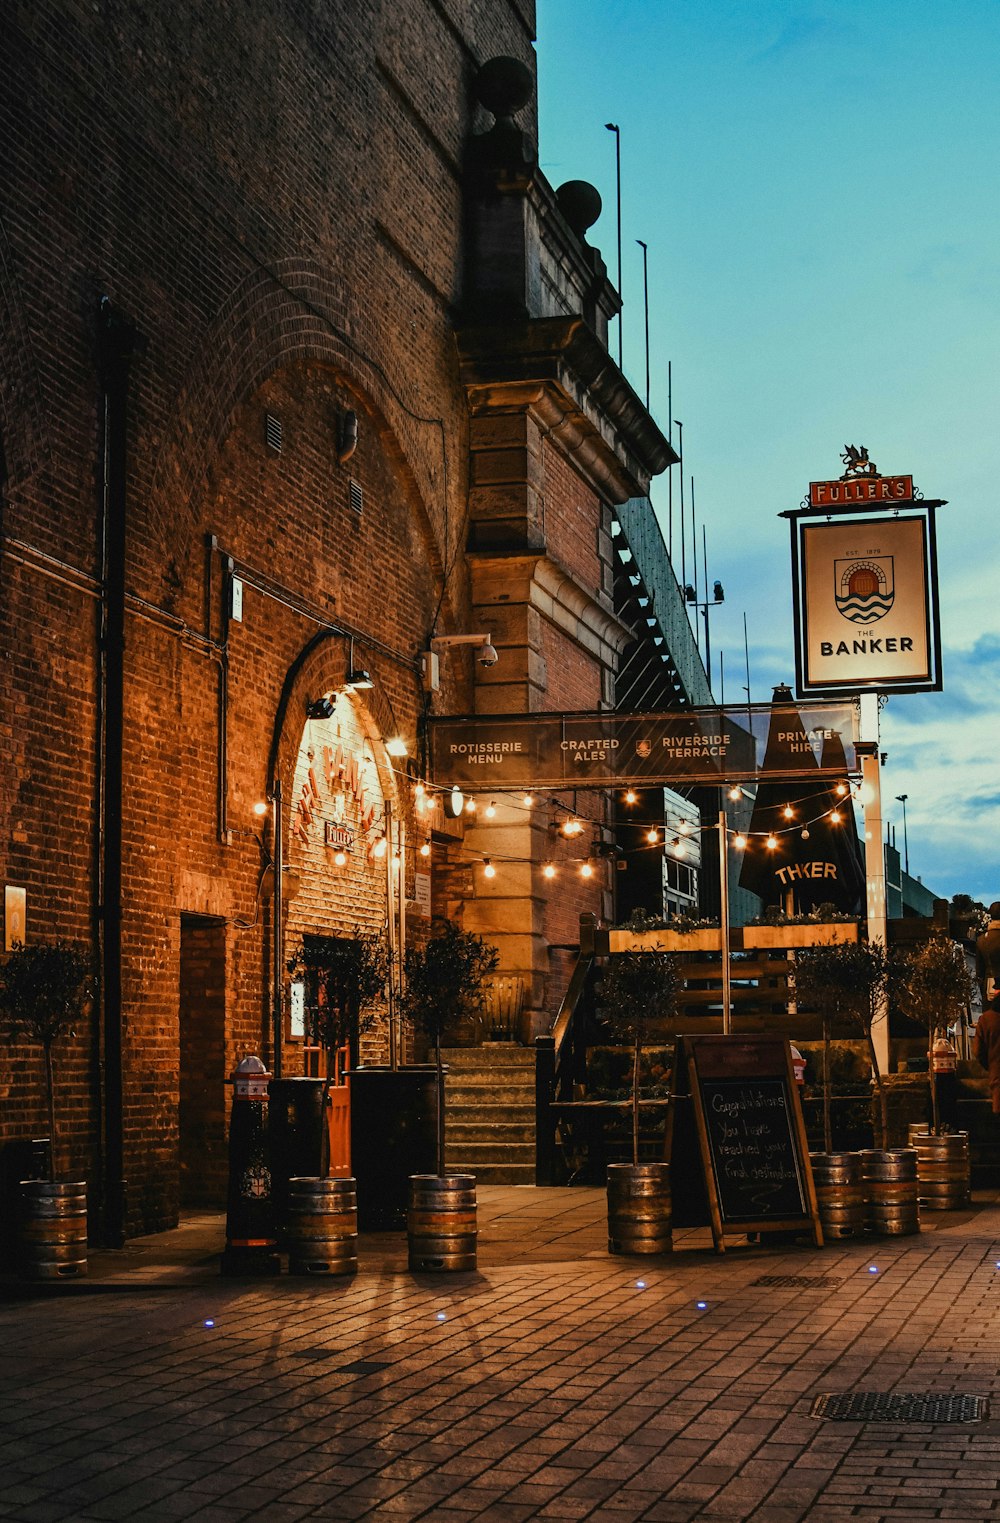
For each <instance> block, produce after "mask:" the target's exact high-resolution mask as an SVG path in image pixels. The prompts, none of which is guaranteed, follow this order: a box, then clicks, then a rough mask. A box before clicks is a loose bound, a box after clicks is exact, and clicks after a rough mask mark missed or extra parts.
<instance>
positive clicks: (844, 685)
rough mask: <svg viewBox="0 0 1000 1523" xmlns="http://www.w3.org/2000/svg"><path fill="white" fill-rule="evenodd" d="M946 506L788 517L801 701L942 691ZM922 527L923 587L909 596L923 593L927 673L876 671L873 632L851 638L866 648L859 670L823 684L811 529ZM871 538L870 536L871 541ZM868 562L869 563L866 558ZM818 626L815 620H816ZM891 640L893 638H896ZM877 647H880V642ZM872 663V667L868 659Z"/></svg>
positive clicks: (803, 512) (886, 666)
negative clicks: (814, 651) (814, 633)
mask: <svg viewBox="0 0 1000 1523" xmlns="http://www.w3.org/2000/svg"><path fill="white" fill-rule="evenodd" d="M942 506H944V503H943V501H938V500H935V501H924V500H915V501H914V500H911V501H909V502H905V503H902V502H901V503H896V504H891V505H890V504H887V503H886V502H885V501H875V502H872V503H871V504H870V505H869V506H867V507H865V506H861V505H858V504H852V505H851V506H849V507H844V508H839V509H838V508H826V509H825V510H821V511H817V510H816V509H815V508H799V509H794V510H792V511H790V512H787V513H783V514H782V515H781V517H783V518H787V519H788V520H789V528H790V531H791V554H792V600H793V603H792V606H793V616H794V625H795V690H796V695H797V696H798V698H799V699H800V700H810V699H811V700H816V699H817V698H819V697H820V696H823V697H826V698H830V699H845V698H850V697H852V696H856V695H857V694H859V693H861V692H865V691H869V692H877V693H890V694H891V693H933V692H940V690H941V687H942V671H941V620H940V609H939V603H938V586H937V528H936V520H935V509H936V508H938V507H942ZM902 523H907V524H912V525H914V526H916V527H919V530H920V532H921V536H922V538H921V544H922V553H923V587H922V589H914V588H913V586H912V585H910V583H909V582H908V584H907V592H908V594H909V595H912V594H913V593H914V591H915V590H916V591H918V592H922V596H921V597H920V598H919V600H918V606H917V611H916V613H915V615H914V625H916V624H918V623H919V626H920V636H921V640H922V642H923V643H922V646H921V649H922V650H923V651H925V652H926V657H927V660H926V668H925V671H924V672H923V673H922V674H921V675H906V676H899V675H895V676H894V675H893V674H892V671H891V663H888V661H887V660H886V661H885V662H883V663H882V664H881V666H880V667H879V668H873V667H872V665H871V659H870V657H871V655H872V654H873V651H872V644H873V641H872V634H871V629H870V628H869V627H867V626H861V627H859V628H858V630H857V637H855V636H852V635H850V633H849V626H848V632H847V633H846V634H845V641H844V643H847V640H848V639H850V640H851V644H852V646H856V645H860V646H862V647H864V648H863V649H862V650H861V651H859V652H858V665H857V668H856V669H855V670H853V671H852V673H851V674H850V675H848V676H844V675H840V676H838V677H836V678H830V679H829V680H821V679H819V678H818V677H817V676H816V675H815V672H814V669H813V668H814V661H813V658H812V657H811V647H810V639H811V626H810V606H809V594H808V589H807V574H808V569H809V568H808V550H807V545H806V536H807V534H808V533H809V531H810V530H811V529H817V530H818V531H819V533H820V534H823V533H824V531H825V530H826V529H827V528H829V530H830V531H831V536H832V533H833V532H834V531H836V530H837V529H844V528H851V527H852V526H855V525H856V526H857V528H858V530H859V531H862V530H866V531H867V530H875V529H877V528H879V527H880V526H882V525H885V526H886V527H887V528H889V526H894V525H897V524H902ZM865 537H867V538H870V537H871V536H870V535H867V534H866V536H865ZM862 558H863V557H862ZM814 624H815V620H814ZM890 638H891V637H890ZM874 643H880V642H879V637H878V636H875V637H874ZM866 657H867V658H868V659H867V661H866V660H865V658H866Z"/></svg>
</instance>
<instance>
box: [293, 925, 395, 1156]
mask: <svg viewBox="0 0 1000 1523" xmlns="http://www.w3.org/2000/svg"><path fill="white" fill-rule="evenodd" d="M288 971H289V973H291V975H292V977H293V978H301V979H302V980H303V981H304V983H305V996H306V997H305V1011H306V1021H307V1024H308V1029H309V1032H310V1035H311V1036H313V1037H314V1038H315V1039H316V1040H317V1041H318V1042H319V1043H320V1045H321V1046H322V1048H323V1050H324V1051H325V1053H326V1074H325V1076H324V1080H323V1098H322V1117H323V1127H322V1132H321V1148H320V1173H319V1177H320V1178H321V1179H326V1178H328V1177H329V1173H330V1138H329V1133H328V1130H327V1126H326V1108H327V1103H328V1099H329V1093H330V1083H331V1080H332V1078H333V1074H334V1072H335V1069H336V1055H337V1053H338V1052H339V1050H340V1049H341V1048H342V1047H345V1046H346V1047H347V1048H348V1050H349V1052H350V1054H351V1060H352V1062H353V1061H354V1060H355V1058H356V1056H357V1049H358V1043H359V1040H360V1038H361V1036H362V1035H363V1034H364V1032H366V1031H370V1030H371V1027H372V1026H373V1025H374V1022H375V1009H376V1006H377V1005H378V1004H379V1002H380V1001H381V1000H382V998H383V996H384V994H385V981H386V974H387V971H388V959H387V957H386V953H385V947H384V944H383V942H382V938H381V936H379V935H378V934H376V933H375V932H364V931H361V930H358V929H356V930H355V932H354V935H353V936H311V937H309V939H308V940H307V941H304V942H303V943H302V945H301V946H300V947H299V948H298V950H297V951H296V952H294V953H293V955H292V956H291V957H290V958H289V960H288Z"/></svg>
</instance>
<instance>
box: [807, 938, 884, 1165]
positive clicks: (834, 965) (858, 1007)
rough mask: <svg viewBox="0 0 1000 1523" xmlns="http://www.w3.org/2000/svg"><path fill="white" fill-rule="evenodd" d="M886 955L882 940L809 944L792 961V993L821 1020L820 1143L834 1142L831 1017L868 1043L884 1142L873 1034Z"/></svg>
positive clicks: (877, 1127)
mask: <svg viewBox="0 0 1000 1523" xmlns="http://www.w3.org/2000/svg"><path fill="white" fill-rule="evenodd" d="M889 978H890V961H889V955H888V953H887V952H886V949H885V947H884V946H883V944H882V943H881V942H880V941H857V942H843V943H840V944H839V945H833V946H823V947H812V948H811V949H809V950H808V951H804V952H802V953H801V954H800V955H799V957H798V958H797V959H796V964H795V993H796V998H797V999H798V1000H799V1002H800V1003H802V1004H807V1005H811V1006H813V1007H814V1008H815V1009H817V1010H818V1011H819V1014H820V1019H821V1021H822V1026H823V1079H822V1086H823V1147H824V1149H825V1150H826V1152H828V1153H829V1152H831V1151H832V1147H833V1138H832V1128H831V1123H830V1036H831V1030H832V1026H833V1023H834V1021H835V1020H838V1019H840V1020H846V1021H848V1022H850V1024H851V1025H853V1026H856V1027H858V1028H860V1030H861V1031H862V1033H863V1035H864V1038H865V1042H866V1044H867V1047H868V1056H869V1059H870V1061H871V1066H872V1078H873V1080H874V1084H875V1099H876V1105H877V1112H876V1116H875V1117H874V1118H873V1119H874V1121H875V1128H874V1129H875V1132H876V1136H877V1138H878V1142H879V1146H880V1147H882V1148H884V1147H886V1146H887V1139H888V1135H889V1121H888V1113H887V1106H886V1094H885V1085H884V1082H883V1074H882V1069H881V1066H880V1064H879V1061H878V1052H877V1051H876V1048H875V1042H874V1040H873V1036H872V1027H873V1025H874V1023H875V1021H876V1020H877V1019H879V1018H880V1017H886V1018H887V1016H886V1010H887V1000H888V997H889Z"/></svg>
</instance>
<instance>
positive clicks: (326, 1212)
mask: <svg viewBox="0 0 1000 1523" xmlns="http://www.w3.org/2000/svg"><path fill="white" fill-rule="evenodd" d="M285 1220H286V1223H287V1227H286V1232H285V1237H286V1242H287V1246H288V1273H289V1274H330V1275H334V1274H354V1273H355V1271H356V1270H357V1267H358V1197H357V1190H356V1187H355V1182H354V1180H353V1179H309V1178H306V1177H301V1176H296V1177H295V1178H293V1179H290V1180H289V1181H288V1214H287V1216H286V1218H285Z"/></svg>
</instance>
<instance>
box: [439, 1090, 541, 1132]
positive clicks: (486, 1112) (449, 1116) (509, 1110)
mask: <svg viewBox="0 0 1000 1523" xmlns="http://www.w3.org/2000/svg"><path fill="white" fill-rule="evenodd" d="M447 1101H448V1103H447V1105H446V1106H445V1121H446V1123H447V1122H449V1121H461V1122H462V1123H463V1124H468V1123H469V1122H472V1121H477V1120H478V1121H482V1123H483V1124H484V1125H486V1126H489V1125H492V1124H493V1123H494V1122H497V1121H520V1122H521V1123H522V1124H523V1125H524V1126H534V1124H535V1107H534V1106H533V1105H510V1104H502V1105H477V1104H476V1103H475V1102H472V1103H469V1102H468V1101H459V1102H458V1103H457V1104H456V1102H455V1101H454V1100H453V1099H452V1098H451V1096H450V1095H449V1096H448V1097H447Z"/></svg>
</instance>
